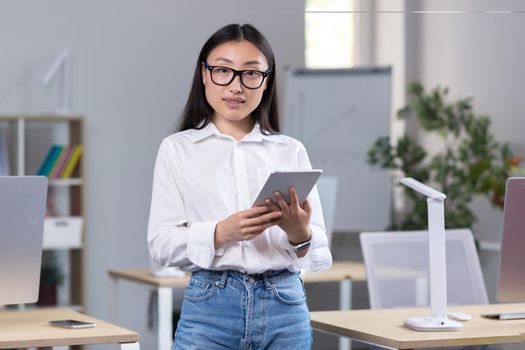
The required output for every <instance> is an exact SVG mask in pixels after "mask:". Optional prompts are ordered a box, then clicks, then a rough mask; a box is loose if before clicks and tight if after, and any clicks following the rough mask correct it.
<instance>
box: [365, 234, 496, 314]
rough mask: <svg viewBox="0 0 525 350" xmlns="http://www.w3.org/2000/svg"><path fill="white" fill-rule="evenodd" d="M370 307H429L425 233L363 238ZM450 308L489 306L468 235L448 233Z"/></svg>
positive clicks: (477, 262)
mask: <svg viewBox="0 0 525 350" xmlns="http://www.w3.org/2000/svg"><path fill="white" fill-rule="evenodd" d="M360 241H361V249H362V251H363V258H364V262H365V267H366V273H367V283H368V293H369V296H370V308H372V309H379V308H383V309H384V308H395V307H410V306H429V305H430V287H429V278H428V269H429V257H428V232H427V231H396V232H370V233H361V235H360ZM445 241H446V259H447V301H448V305H469V304H488V296H487V291H486V289H485V283H484V281H483V274H482V272H481V266H480V264H479V259H478V254H477V251H476V246H475V244H474V239H473V237H472V232H471V231H470V230H468V229H460V230H446V233H445Z"/></svg>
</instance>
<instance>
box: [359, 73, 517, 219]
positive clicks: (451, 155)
mask: <svg viewBox="0 0 525 350" xmlns="http://www.w3.org/2000/svg"><path fill="white" fill-rule="evenodd" d="M448 92H449V90H448V88H440V87H436V88H435V89H434V90H432V91H431V92H429V93H426V92H425V91H424V89H423V86H422V85H421V84H419V83H411V84H409V86H408V104H407V105H406V106H405V107H403V108H402V109H401V110H399V111H398V113H397V116H398V118H402V119H407V120H408V119H411V120H413V121H414V122H415V123H417V124H418V125H419V126H420V129H421V130H423V131H424V132H426V133H427V134H434V135H437V137H438V139H439V140H440V143H441V147H439V148H440V149H439V150H436V151H434V152H432V154H431V153H430V152H429V151H428V150H426V149H425V148H424V147H423V146H422V145H421V144H420V143H419V142H418V141H417V140H416V139H415V138H413V137H410V136H408V135H405V136H403V137H401V138H399V139H398V140H396V141H395V142H394V143H392V142H391V140H390V138H389V137H388V136H385V137H382V138H379V139H378V140H376V142H375V143H374V144H373V145H372V146H371V148H370V149H369V152H368V162H369V163H371V164H374V165H377V166H380V167H381V168H385V169H391V170H395V171H396V173H398V174H400V175H401V176H408V177H413V178H415V179H417V180H419V181H421V182H424V183H427V184H429V185H431V186H433V187H435V188H437V189H438V190H440V191H442V192H443V193H445V194H446V195H447V199H446V201H445V218H446V220H445V222H446V226H447V228H462V227H472V225H473V223H474V222H475V220H476V217H475V215H474V213H473V212H472V210H471V208H470V203H471V202H472V200H473V199H474V197H476V196H478V195H482V196H486V197H487V198H488V199H489V201H490V202H491V203H492V204H493V205H494V206H496V207H500V208H502V207H503V199H504V192H505V182H506V179H507V177H509V176H510V175H512V174H518V173H521V174H523V173H524V172H523V168H521V167H520V162H521V160H522V159H521V158H520V157H518V156H516V155H515V154H514V153H513V152H512V151H511V149H510V147H509V145H508V144H507V143H503V144H501V143H499V142H497V141H496V140H495V138H494V136H493V135H492V133H491V131H490V119H489V117H487V116H485V115H476V114H475V113H474V110H473V107H472V98H462V99H459V100H457V101H453V102H448V101H447V95H448ZM403 195H404V196H405V197H406V203H407V204H408V205H409V208H410V210H408V211H406V213H405V214H404V216H403V217H401V218H400V219H398V220H396V222H395V223H393V224H392V227H391V228H392V229H422V228H425V227H426V224H427V208H426V201H425V200H423V199H422V198H420V197H419V196H418V195H417V194H416V193H415V192H414V191H412V190H409V189H406V188H405V189H404V192H403Z"/></svg>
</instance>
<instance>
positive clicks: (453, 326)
mask: <svg viewBox="0 0 525 350" xmlns="http://www.w3.org/2000/svg"><path fill="white" fill-rule="evenodd" d="M404 325H405V327H408V328H412V329H415V330H416V331H422V332H444V331H459V330H461V329H463V325H462V324H461V323H460V322H457V321H453V320H450V319H448V318H447V317H435V316H429V317H411V318H409V319H406V320H405V322H404Z"/></svg>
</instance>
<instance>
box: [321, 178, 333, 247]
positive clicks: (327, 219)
mask: <svg viewBox="0 0 525 350" xmlns="http://www.w3.org/2000/svg"><path fill="white" fill-rule="evenodd" d="M337 185H338V180H337V177H335V176H324V175H323V176H321V177H320V178H319V180H317V191H318V192H319V201H320V202H321V207H322V208H323V218H324V226H325V228H326V236H327V238H328V248H330V247H331V244H332V235H333V226H334V220H335V206H336V203H337Z"/></svg>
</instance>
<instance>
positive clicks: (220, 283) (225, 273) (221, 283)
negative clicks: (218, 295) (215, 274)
mask: <svg viewBox="0 0 525 350" xmlns="http://www.w3.org/2000/svg"><path fill="white" fill-rule="evenodd" d="M227 278H228V270H224V271H222V273H221V279H220V280H219V281H217V285H218V286H219V287H221V288H224V286H225V285H226V279H227Z"/></svg>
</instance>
